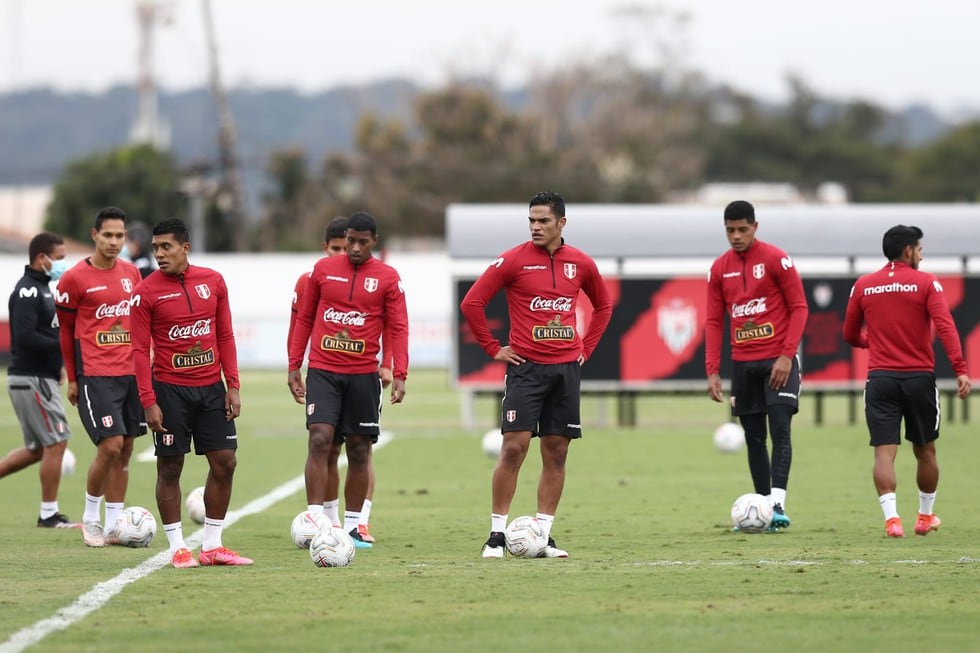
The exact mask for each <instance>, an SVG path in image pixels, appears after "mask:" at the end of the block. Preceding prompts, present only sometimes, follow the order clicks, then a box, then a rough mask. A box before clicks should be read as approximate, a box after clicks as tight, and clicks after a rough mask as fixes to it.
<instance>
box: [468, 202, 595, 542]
mask: <svg viewBox="0 0 980 653" xmlns="http://www.w3.org/2000/svg"><path fill="white" fill-rule="evenodd" d="M528 222H529V225H530V229H531V240H530V241H527V242H525V243H523V244H521V245H518V246H517V247H514V248H512V249H510V250H508V251H506V252H504V253H503V254H501V255H500V256H498V257H497V258H496V259H495V260H494V262H493V263H491V264H490V267H489V268H487V269H486V271H484V272H483V274H481V275H480V277H479V278H478V279H477V280H476V282H475V283H474V284H473V286H472V287H471V288H470V289H469V291H468V292H467V293H466V296H465V297H464V298H463V301H462V303H461V304H460V308H461V309H462V312H463V316H464V317H465V318H466V323H467V324H468V325H469V328H470V331H472V333H473V336H474V337H475V338H476V341H477V342H478V343H479V344H480V346H481V347H482V348H483V350H484V351H485V352H486V353H487V355H488V356H490V357H491V358H493V359H494V360H498V361H501V362H503V363H506V364H507V373H506V376H505V377H504V384H505V394H504V400H503V405H502V406H501V427H500V430H501V433H502V434H503V445H502V446H501V450H500V457H499V458H498V459H497V465H496V467H495V468H494V470H493V482H492V485H491V488H492V504H491V513H490V537H489V538H488V539H487V542H486V544H485V545H484V547H483V551H482V556H483V557H484V558H502V557H503V556H504V544H505V541H504V529H505V528H506V527H507V515H508V512H509V511H510V504H511V501H512V500H513V498H514V493H515V491H516V489H517V477H518V473H519V472H520V469H521V465H522V464H523V462H524V458H525V457H526V456H527V451H528V448H529V446H530V443H531V438H532V437H537V438H538V439H539V442H540V447H541V462H542V468H541V476H540V478H539V480H538V501H537V515H536V517H537V520H538V522H539V524H540V525H541V528H542V530H543V531H544V534H545V535H546V536H547V537H548V546H547V547H546V548H545V550H544V552H543V553H542V554H541V557H547V558H567V557H568V552H567V551H564V550H562V549H559V548H558V547H557V546H556V545H555V540H554V538H553V537H551V527H552V524H553V523H554V519H555V513H556V512H557V509H558V502H559V501H560V500H561V493H562V490H563V488H564V485H565V460H566V458H567V456H568V446H569V443H570V442H571V441H572V440H574V439H577V438H580V437H582V425H581V419H580V404H581V394H580V386H581V376H582V372H581V366H582V365H584V364H585V361H586V360H588V359H589V357H590V356H591V355H592V352H593V351H594V350H595V348H596V345H598V343H599V339H600V338H601V337H602V334H603V332H604V331H605V329H606V326H607V325H608V324H609V320H610V318H611V317H612V302H611V301H610V299H609V294H608V293H607V291H606V287H605V285H604V283H603V280H602V277H601V276H600V275H599V270H598V268H597V267H596V264H595V261H593V260H592V259H591V258H590V257H589V256H588V255H586V254H585V253H584V252H582V251H581V250H578V249H576V248H574V247H572V246H570V245H566V244H565V239H564V238H562V235H561V232H562V229H564V227H565V223H566V219H565V201H564V200H563V199H562V197H561V195H559V194H558V193H554V192H550V191H548V192H542V193H538V194H537V195H535V196H534V197H532V198H531V202H530V205H529V215H528ZM501 289H503V290H504V291H505V293H506V295H507V310H508V314H509V316H510V335H509V343H508V344H506V345H502V344H501V343H500V341H499V340H497V339H496V338H495V337H494V336H493V334H492V333H491V331H490V328H489V326H488V324H487V316H486V307H487V304H488V303H489V302H490V300H491V299H492V298H493V297H494V295H496V294H497V293H498V292H500V290H501ZM580 291H584V292H585V294H586V296H587V297H588V299H589V301H590V302H591V303H592V307H593V309H594V313H593V314H592V321H591V322H590V323H589V328H588V332H587V333H586V334H585V336H584V337H579V334H578V330H577V329H576V325H575V320H576V317H575V316H576V312H575V309H576V305H577V304H578V299H579V292H580Z"/></svg>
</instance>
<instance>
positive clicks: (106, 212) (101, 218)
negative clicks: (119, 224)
mask: <svg viewBox="0 0 980 653" xmlns="http://www.w3.org/2000/svg"><path fill="white" fill-rule="evenodd" d="M106 220H122V221H123V224H126V212H125V211H123V210H122V209H121V208H119V207H118V206H107V207H105V208H104V209H102V210H101V211H99V212H98V213H96V214H95V230H96V231H102V223H103V222H105V221H106Z"/></svg>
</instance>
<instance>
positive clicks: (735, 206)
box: [725, 200, 755, 224]
mask: <svg viewBox="0 0 980 653" xmlns="http://www.w3.org/2000/svg"><path fill="white" fill-rule="evenodd" d="M729 220H745V221H746V222H748V223H749V224H755V207H754V206H752V205H751V204H749V203H748V202H746V201H745V200H735V201H734V202H731V203H730V204H729V205H728V206H726V207H725V222H727V221H729Z"/></svg>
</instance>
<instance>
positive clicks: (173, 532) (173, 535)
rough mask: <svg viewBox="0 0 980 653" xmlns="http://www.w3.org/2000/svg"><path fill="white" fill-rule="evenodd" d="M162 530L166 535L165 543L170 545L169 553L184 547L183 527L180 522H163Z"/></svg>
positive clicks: (185, 546)
mask: <svg viewBox="0 0 980 653" xmlns="http://www.w3.org/2000/svg"><path fill="white" fill-rule="evenodd" d="M163 532H164V533H165V534H166V535H167V543H168V544H169V545H170V555H173V554H174V553H176V552H177V549H186V548H187V545H186V544H184V529H183V527H182V526H181V525H180V522H176V523H173V524H164V525H163Z"/></svg>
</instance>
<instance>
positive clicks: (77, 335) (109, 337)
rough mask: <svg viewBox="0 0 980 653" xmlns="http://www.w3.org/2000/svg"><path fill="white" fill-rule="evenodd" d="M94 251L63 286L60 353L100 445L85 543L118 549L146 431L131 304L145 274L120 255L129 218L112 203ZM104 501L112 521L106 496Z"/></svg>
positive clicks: (99, 221) (102, 214) (74, 401)
mask: <svg viewBox="0 0 980 653" xmlns="http://www.w3.org/2000/svg"><path fill="white" fill-rule="evenodd" d="M91 234H92V241H93V242H94V243H95V252H94V253H93V254H92V255H91V256H88V257H86V258H85V259H83V260H81V261H79V262H78V263H77V264H75V265H74V266H73V267H72V268H71V269H70V270H68V271H67V272H65V275H64V276H63V277H62V278H61V280H60V281H59V282H58V291H57V294H56V298H57V304H58V318H59V320H60V321H61V353H62V356H64V359H65V371H66V373H67V375H68V401H69V403H71V405H72V406H77V407H78V417H79V419H80V420H81V422H82V425H83V426H84V427H85V431H86V432H87V433H88V436H89V438H90V439H91V440H92V442H93V444H95V458H94V459H93V460H92V464H91V465H90V466H89V470H88V478H87V479H86V483H85V511H84V514H83V515H82V540H83V541H84V542H85V544H87V545H88V546H93V547H101V546H105V544H106V543H107V540H108V543H110V544H117V543H118V538H117V537H116V533H115V524H116V520H117V519H118V518H119V516H120V515H121V514H122V511H123V508H124V507H125V500H126V487H127V486H128V485H129V459H130V458H131V457H132V454H133V440H134V439H135V438H136V436H138V435H142V434H143V433H145V432H146V424H145V422H144V421H143V408H142V407H141V406H140V402H139V393H138V392H137V390H136V376H135V371H134V369H133V356H132V345H131V342H130V321H129V302H130V299H132V294H133V289H134V288H136V285H137V284H138V283H139V282H140V281H141V277H140V273H139V270H137V269H136V266H135V265H133V264H132V263H128V262H126V261H124V260H122V259H120V258H119V252H120V251H121V250H122V247H123V244H124V243H125V241H126V213H125V212H124V211H123V210H122V209H120V208H118V207H115V206H107V207H105V208H104V209H102V210H101V211H99V212H98V214H96V216H95V226H94V227H92V230H91ZM103 497H105V522H104V523H103V521H102V515H101V512H102V499H103Z"/></svg>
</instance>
